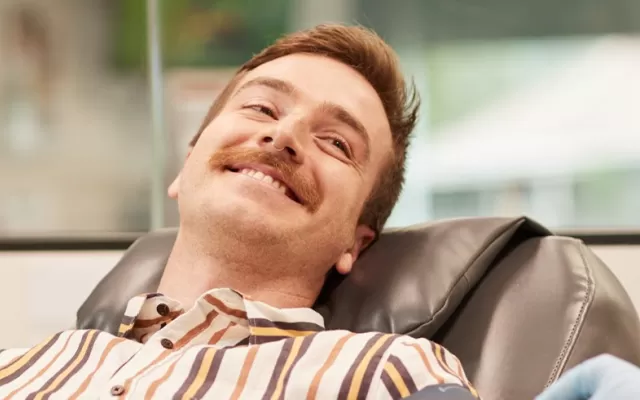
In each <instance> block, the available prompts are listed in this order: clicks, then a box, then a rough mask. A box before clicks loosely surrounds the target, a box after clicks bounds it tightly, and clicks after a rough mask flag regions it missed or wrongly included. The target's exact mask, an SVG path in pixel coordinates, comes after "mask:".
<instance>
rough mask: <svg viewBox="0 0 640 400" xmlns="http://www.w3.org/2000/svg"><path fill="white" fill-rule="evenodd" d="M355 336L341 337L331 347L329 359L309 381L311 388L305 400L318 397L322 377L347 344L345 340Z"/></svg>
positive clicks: (312, 399)
mask: <svg viewBox="0 0 640 400" xmlns="http://www.w3.org/2000/svg"><path fill="white" fill-rule="evenodd" d="M355 335H356V334H355V333H349V334H347V335H345V336H343V337H341V338H340V340H338V342H337V343H336V344H335V346H333V349H331V353H329V357H328V358H327V359H326V360H325V362H324V364H323V365H322V367H321V368H320V369H319V370H318V372H316V375H315V376H314V377H313V380H312V381H311V386H309V392H308V393H307V400H315V398H316V396H317V395H318V389H319V387H320V381H321V380H322V377H323V376H324V374H325V373H326V372H327V370H328V369H329V368H331V366H332V365H333V363H334V362H335V361H336V359H337V358H338V354H340V351H342V348H343V347H344V345H345V344H346V343H347V340H349V339H350V338H352V337H353V336H355Z"/></svg>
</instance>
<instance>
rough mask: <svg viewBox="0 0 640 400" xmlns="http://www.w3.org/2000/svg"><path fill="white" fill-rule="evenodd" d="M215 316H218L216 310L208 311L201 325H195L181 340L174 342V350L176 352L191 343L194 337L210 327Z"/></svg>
mask: <svg viewBox="0 0 640 400" xmlns="http://www.w3.org/2000/svg"><path fill="white" fill-rule="evenodd" d="M217 316H218V311H216V310H211V311H209V313H208V314H207V316H206V317H205V318H204V321H202V322H201V323H199V324H198V325H196V326H195V327H194V328H193V329H191V330H190V331H189V332H187V333H186V334H185V335H184V336H183V337H182V338H180V339H179V340H178V341H177V342H176V345H175V346H174V349H176V350H178V349H181V348H182V347H184V345H186V344H188V343H189V342H191V341H192V340H193V339H194V338H195V337H196V336H198V335H199V334H201V333H202V332H203V331H204V330H205V329H207V328H208V327H210V326H211V322H212V321H213V320H214V319H215V317H217Z"/></svg>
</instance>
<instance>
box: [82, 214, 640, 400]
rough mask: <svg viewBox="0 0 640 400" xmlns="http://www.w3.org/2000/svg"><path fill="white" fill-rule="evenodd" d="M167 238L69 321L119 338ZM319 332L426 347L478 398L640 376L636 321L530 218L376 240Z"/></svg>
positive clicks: (136, 252)
mask: <svg viewBox="0 0 640 400" xmlns="http://www.w3.org/2000/svg"><path fill="white" fill-rule="evenodd" d="M175 235H176V230H175V229H167V230H162V231H158V232H153V233H151V234H149V235H146V236H144V237H142V238H140V239H139V240H138V241H137V242H136V243H134V245H132V247H131V248H130V249H129V250H128V251H127V253H126V254H125V255H124V257H123V258H122V259H121V261H120V262H119V263H118V264H117V265H116V267H115V268H114V269H113V270H112V271H111V272H110V273H109V274H107V276H105V278H104V279H103V280H102V281H101V282H100V283H99V284H98V286H97V287H96V288H95V290H94V291H93V292H92V293H91V295H90V296H89V298H88V299H87V300H86V302H85V303H84V304H83V305H82V306H81V308H80V309H79V311H78V320H77V325H78V328H83V329H84V328H93V329H101V330H106V331H110V332H116V331H117V329H118V325H119V323H120V317H121V316H122V314H123V312H124V308H125V306H126V303H127V301H128V299H129V298H131V297H132V296H134V295H136V294H140V293H144V292H153V291H155V290H157V287H158V283H159V280H160V277H161V276H162V272H163V270H164V266H165V263H166V260H167V257H168V255H169V253H170V251H171V248H172V245H173V242H174V240H175ZM314 308H315V309H316V310H317V311H318V312H320V313H321V314H322V315H323V317H324V318H325V322H326V326H327V328H328V329H348V330H351V331H354V332H366V331H380V332H393V333H402V334H408V335H412V336H415V337H426V338H430V339H433V340H435V341H438V342H440V343H442V344H443V345H445V346H446V347H447V348H449V350H451V351H452V352H453V353H454V354H456V355H457V356H458V357H459V358H460V360H461V361H462V364H463V365H464V367H465V370H466V372H467V375H468V376H469V378H470V379H471V381H472V382H473V383H474V384H475V385H476V386H477V388H478V389H479V391H480V393H481V394H482V395H483V397H485V398H488V399H496V400H501V399H504V400H511V399H515V398H518V399H520V398H533V397H534V396H535V395H536V394H537V393H539V392H541V391H542V390H543V389H544V387H545V385H547V384H549V383H550V382H553V381H554V380H555V379H557V377H558V376H559V375H560V374H561V373H562V372H563V371H565V370H566V368H567V367H568V366H572V365H575V364H577V363H578V362H580V361H583V360H585V359H586V358H589V357H591V356H593V355H596V354H600V353H612V354H615V355H618V356H620V357H622V358H625V359H627V360H629V361H631V362H634V363H636V364H638V365H640V340H638V339H639V338H640V320H639V319H638V315H637V313H636V311H635V309H634V307H633V305H632V303H631V301H630V299H629V298H628V296H627V295H626V293H625V291H624V289H623V288H622V286H621V285H620V283H619V282H618V281H617V279H616V278H615V277H614V276H613V275H612V274H611V272H610V271H609V270H608V268H607V267H606V266H605V265H604V264H603V263H602V262H601V261H600V260H598V259H597V258H596V257H595V256H594V255H593V254H592V253H591V252H590V250H589V249H588V248H587V247H586V246H584V245H583V244H582V243H581V242H579V241H577V240H574V239H569V238H562V237H556V236H552V235H551V233H550V232H549V231H548V230H546V229H545V228H543V227H541V226H540V225H538V224H537V223H535V222H533V221H531V220H529V219H527V218H468V219H455V220H446V221H439V222H434V223H429V224H424V225H420V226H414V227H410V228H406V229H398V230H390V231H385V232H384V233H383V234H382V235H381V237H380V239H379V240H378V241H377V242H376V243H375V244H374V245H373V246H371V248H370V249H369V250H368V251H367V252H365V253H364V254H363V256H362V257H361V258H360V259H359V260H358V262H357V264H356V265H355V267H354V270H353V272H352V273H351V274H350V275H349V276H348V277H346V278H343V277H339V276H337V274H335V275H332V276H330V277H329V278H328V279H327V282H326V284H325V288H324V290H323V293H322V294H321V296H320V297H319V299H318V302H317V304H316V306H315V307H314Z"/></svg>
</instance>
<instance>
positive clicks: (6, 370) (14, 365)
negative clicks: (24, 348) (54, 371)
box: [0, 334, 60, 383]
mask: <svg viewBox="0 0 640 400" xmlns="http://www.w3.org/2000/svg"><path fill="white" fill-rule="evenodd" d="M58 337H60V334H56V335H53V336H51V337H49V338H48V339H47V340H45V341H44V342H42V343H40V344H38V345H37V346H36V347H33V348H32V349H31V350H29V351H28V352H26V353H25V354H23V355H21V356H18V357H16V358H14V359H13V361H12V362H11V364H9V365H7V366H5V367H3V368H2V369H0V383H1V381H2V380H3V379H5V378H7V377H8V376H10V375H12V374H14V373H15V372H16V371H18V370H20V369H21V368H23V367H25V366H26V365H27V364H28V363H30V362H31V361H32V360H33V359H34V358H36V360H37V359H39V358H40V357H42V355H43V354H44V353H46V351H47V350H48V349H49V348H51V346H53V344H54V343H55V342H56V341H57V340H58Z"/></svg>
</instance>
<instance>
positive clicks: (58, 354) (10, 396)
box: [5, 335, 73, 400]
mask: <svg viewBox="0 0 640 400" xmlns="http://www.w3.org/2000/svg"><path fill="white" fill-rule="evenodd" d="M72 336H73V335H69V337H67V340H66V341H65V342H64V345H63V346H62V349H61V350H60V351H58V353H57V354H56V355H55V357H53V359H52V360H51V361H49V363H48V364H47V365H46V366H45V367H44V368H42V369H41V370H40V371H38V373H37V374H36V375H35V376H34V377H32V378H31V379H29V380H28V381H27V382H26V383H25V384H23V385H22V386H20V387H19V388H17V389H16V390H14V391H13V392H11V393H9V395H8V396H7V397H6V398H5V400H9V399H10V398H12V397H13V396H15V395H16V393H18V392H19V391H21V390H23V389H24V388H25V387H27V386H29V385H31V383H33V381H35V380H36V379H38V378H40V377H41V376H42V375H44V373H45V372H47V370H48V369H49V368H51V366H52V365H53V363H54V362H56V361H57V360H58V358H60V356H61V355H62V354H63V353H64V351H65V350H66V349H67V346H68V345H69V341H70V340H71V337H72Z"/></svg>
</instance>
